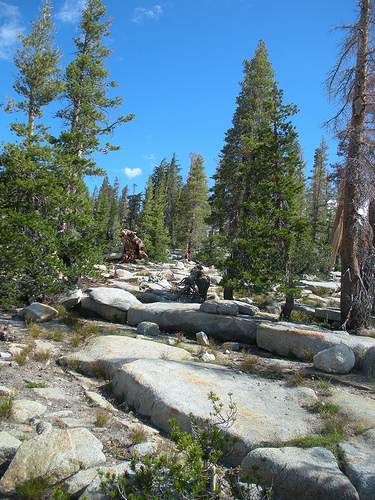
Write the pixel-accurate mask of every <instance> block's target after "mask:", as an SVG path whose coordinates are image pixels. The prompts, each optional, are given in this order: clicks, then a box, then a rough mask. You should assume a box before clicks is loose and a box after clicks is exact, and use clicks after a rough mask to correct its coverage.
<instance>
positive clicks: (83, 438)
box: [0, 428, 105, 495]
mask: <svg viewBox="0 0 375 500" xmlns="http://www.w3.org/2000/svg"><path fill="white" fill-rule="evenodd" d="M102 448H103V445H102V444H101V442H100V441H99V440H98V439H97V438H96V437H95V436H94V435H93V434H91V432H89V431H88V430H87V429H82V428H81V429H80V428H77V429H70V430H67V429H64V430H62V429H56V430H47V431H45V432H42V434H40V435H37V436H36V437H34V438H31V439H29V440H27V441H24V442H23V443H22V445H21V446H20V447H19V448H18V450H17V453H16V455H15V457H14V458H13V460H12V462H11V463H10V465H9V467H8V469H7V471H6V472H5V474H4V475H3V477H2V478H1V480H0V493H1V494H3V495H9V494H13V493H14V492H15V489H16V488H17V486H18V485H20V484H22V483H24V482H25V481H26V480H28V479H30V478H31V477H32V478H39V477H44V478H47V481H48V484H51V485H52V484H56V483H58V482H60V481H62V480H63V479H65V478H67V477H69V476H71V475H72V474H74V473H76V472H78V471H79V470H80V469H85V468H89V467H94V466H96V465H99V464H101V463H104V462H105V455H104V454H103V452H102ZM36 457H37V460H36Z"/></svg>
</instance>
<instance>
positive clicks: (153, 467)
mask: <svg viewBox="0 0 375 500" xmlns="http://www.w3.org/2000/svg"><path fill="white" fill-rule="evenodd" d="M229 397H230V403H229V408H228V410H227V411H226V412H225V413H224V411H223V404H222V403H220V401H219V399H218V398H217V397H216V396H215V395H214V394H213V393H210V394H209V398H210V400H211V402H212V404H213V412H212V413H210V418H207V419H206V420H205V422H204V423H203V424H202V425H199V424H198V423H197V421H196V419H195V417H194V416H193V415H192V414H191V415H190V425H191V434H188V433H187V432H182V431H181V430H180V428H179V426H178V425H177V423H176V421H175V420H174V419H172V420H171V421H170V425H171V439H172V441H173V442H174V443H175V450H174V453H171V450H169V451H168V453H164V452H163V451H162V450H159V453H158V454H156V455H155V456H153V457H150V456H146V457H144V458H143V459H142V460H141V462H140V463H139V462H138V463H137V461H136V459H135V458H133V459H132V461H131V469H132V471H133V473H134V479H132V480H130V476H129V474H127V473H125V475H123V476H119V477H116V475H111V474H106V475H104V474H102V479H103V480H102V482H101V487H102V489H103V491H104V492H105V493H106V494H107V495H108V497H109V498H115V499H135V498H144V499H151V498H176V497H178V498H186V499H188V498H190V499H197V498H202V499H205V498H206V499H209V498H214V497H215V496H216V495H217V494H218V493H219V477H218V475H217V471H216V467H215V464H216V463H217V462H218V460H219V459H220V458H222V457H223V456H224V455H225V454H226V453H228V452H229V451H230V450H231V448H232V446H233V440H231V439H230V438H229V435H228V430H229V428H230V426H231V425H232V424H233V422H234V420H235V418H236V412H237V409H236V405H235V404H234V403H233V402H232V399H231V395H229ZM135 493H136V494H135Z"/></svg>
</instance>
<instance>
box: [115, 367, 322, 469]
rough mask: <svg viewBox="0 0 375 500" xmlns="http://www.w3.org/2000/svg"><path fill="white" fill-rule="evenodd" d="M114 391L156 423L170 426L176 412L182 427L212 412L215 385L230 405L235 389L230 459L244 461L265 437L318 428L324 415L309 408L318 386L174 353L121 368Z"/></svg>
mask: <svg viewBox="0 0 375 500" xmlns="http://www.w3.org/2000/svg"><path fill="white" fill-rule="evenodd" d="M112 389H113V392H114V393H115V394H116V395H118V396H119V397H121V398H123V400H124V402H126V404H128V405H130V406H133V407H134V408H135V410H136V411H137V412H138V413H140V414H141V415H145V416H148V417H150V419H151V423H152V424H153V425H155V426H156V427H157V428H159V429H162V430H164V431H165V432H169V431H170V425H169V421H170V419H171V418H176V420H177V423H178V424H179V425H180V428H181V430H184V431H189V430H190V413H191V412H192V413H193V414H194V415H195V416H196V418H197V419H198V421H204V419H206V418H207V417H208V416H209V415H210V412H212V405H211V402H210V400H209V399H208V394H209V393H210V392H211V391H213V392H214V393H215V394H216V396H218V397H219V398H220V400H221V402H222V403H223V405H224V408H226V407H227V406H228V393H232V394H233V395H234V396H233V400H234V402H235V403H236V405H237V410H238V415H237V418H236V421H235V422H234V423H233V426H232V427H231V428H230V429H229V433H230V434H231V435H232V436H233V437H235V438H236V439H237V441H236V443H235V445H234V450H233V453H232V454H231V455H230V456H229V457H228V458H227V459H226V460H227V461H228V462H230V463H231V464H234V465H239V463H240V461H241V460H242V458H244V456H245V455H246V454H247V453H248V452H249V450H251V449H252V448H254V447H255V446H257V445H259V444H260V443H262V442H270V441H274V440H275V439H279V440H281V441H284V440H289V439H292V438H293V437H295V436H296V434H297V435H301V436H303V435H306V434H310V433H311V432H313V429H314V428H315V426H316V425H317V424H318V421H319V417H318V416H317V415H315V414H312V413H310V412H309V411H308V409H306V408H305V404H306V403H309V404H310V403H311V402H312V401H313V400H314V399H315V397H316V396H315V393H314V391H313V390H311V389H308V388H306V387H303V388H302V387H288V386H286V385H285V384H284V383H282V382H275V381H274V382H272V384H271V383H270V381H269V380H266V379H261V378H258V377H256V376H254V377H251V376H247V375H244V374H242V373H236V372H234V371H233V370H231V369H229V368H226V367H223V366H220V365H212V364H207V363H205V364H202V363H195V362H189V361H179V362H176V361H173V360H171V359H140V360H138V361H134V362H133V363H128V364H126V365H123V366H122V367H121V368H119V369H118V370H117V371H116V372H115V374H114V377H113V380H112Z"/></svg>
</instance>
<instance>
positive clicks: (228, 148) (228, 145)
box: [212, 40, 305, 308]
mask: <svg viewBox="0 0 375 500" xmlns="http://www.w3.org/2000/svg"><path fill="white" fill-rule="evenodd" d="M244 74H245V77H244V80H243V81H242V83H241V91H240V94H239V97H238V98H237V109H236V111H235V113H234V117H233V126H232V128H231V129H229V130H228V132H227V134H226V138H225V145H224V148H223V150H222V152H221V157H220V163H219V165H218V169H217V173H216V175H215V176H214V178H215V186H214V188H213V196H212V207H213V218H212V220H213V221H214V222H215V223H216V226H217V227H218V228H219V229H220V230H221V231H227V233H228V236H229V243H230V246H229V248H230V251H231V254H230V256H229V257H228V258H227V259H226V261H225V262H224V270H225V278H224V281H225V284H226V286H228V287H232V288H243V287H245V288H246V287H248V286H250V285H251V286H253V287H254V288H255V289H258V290H265V289H267V288H268V287H269V286H270V285H271V284H280V282H283V285H284V287H285V289H286V290H288V291H287V302H289V300H292V293H291V291H290V290H291V287H292V276H293V271H294V265H295V264H296V261H295V259H293V257H294V256H295V255H296V254H297V253H298V248H299V247H300V246H301V243H302V240H301V235H302V233H303V232H304V230H305V224H304V221H302V219H301V210H300V202H301V194H302V191H303V175H302V159H301V152H300V147H299V145H298V142H297V134H296V132H295V130H294V128H293V127H292V125H291V122H290V117H291V116H293V115H294V114H295V113H296V111H297V110H296V107H295V106H294V105H284V104H283V101H282V98H283V95H282V91H280V90H279V89H278V87H277V83H276V81H275V74H274V71H273V69H272V67H271V64H270V62H269V60H268V51H267V48H266V46H265V43H264V42H263V40H261V41H260V42H259V45H258V47H257V49H256V52H255V55H254V57H253V59H252V60H251V61H250V62H248V61H247V60H245V61H244ZM288 308H290V303H288Z"/></svg>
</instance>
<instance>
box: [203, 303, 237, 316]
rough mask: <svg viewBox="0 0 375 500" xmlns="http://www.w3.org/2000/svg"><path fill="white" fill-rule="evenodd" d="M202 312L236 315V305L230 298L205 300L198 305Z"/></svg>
mask: <svg viewBox="0 0 375 500" xmlns="http://www.w3.org/2000/svg"><path fill="white" fill-rule="evenodd" d="M200 310H201V311H202V312H206V313H210V314H227V315H229V316H237V314H238V312H239V308H238V306H237V305H236V304H235V303H234V302H233V301H232V300H206V301H205V302H203V304H202V305H201V307H200Z"/></svg>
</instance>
